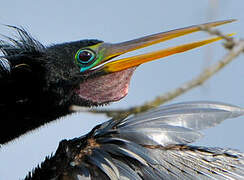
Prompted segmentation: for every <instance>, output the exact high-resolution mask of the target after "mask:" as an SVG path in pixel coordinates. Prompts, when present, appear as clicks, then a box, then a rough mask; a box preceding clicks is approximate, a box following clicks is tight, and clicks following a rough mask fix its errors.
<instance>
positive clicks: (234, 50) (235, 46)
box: [74, 27, 244, 119]
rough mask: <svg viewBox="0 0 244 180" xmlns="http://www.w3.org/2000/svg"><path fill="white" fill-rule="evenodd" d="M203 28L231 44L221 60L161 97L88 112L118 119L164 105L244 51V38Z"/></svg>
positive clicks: (210, 75)
mask: <svg viewBox="0 0 244 180" xmlns="http://www.w3.org/2000/svg"><path fill="white" fill-rule="evenodd" d="M201 28H202V30H203V31H207V32H208V33H210V34H214V35H218V36H221V37H222V38H223V39H225V40H226V42H227V43H228V44H229V46H226V48H228V49H231V50H230V51H229V52H228V53H227V54H226V55H225V56H224V57H223V58H222V59H221V60H220V61H218V62H217V63H215V64H213V65H211V66H209V67H207V68H205V69H204V70H203V71H202V72H201V73H200V74H199V75H198V76H197V77H196V78H194V79H192V80H190V81H188V82H186V83H184V84H182V85H181V86H179V87H178V88H176V89H173V90H171V91H169V92H167V93H165V94H163V95H161V96H159V97H156V98H155V99H154V100H152V101H150V102H147V103H145V104H143V105H141V106H135V107H131V108H128V109H123V110H121V109H118V110H110V109H103V110H99V109H98V110H97V109H93V110H88V112H91V113H101V114H106V115H107V116H108V117H112V118H114V119H118V118H121V117H126V116H128V115H131V114H137V113H141V112H144V111H148V110H150V109H152V108H154V107H157V106H159V105H162V104H164V103H166V102H168V101H170V100H172V99H174V98H176V97H178V96H180V95H182V94H184V93H185V92H187V91H189V90H191V89H193V88H195V87H197V86H200V85H202V84H203V83H204V82H205V81H207V80H208V79H209V78H210V77H212V76H213V75H214V74H216V73H217V72H219V71H220V70H221V69H223V68H224V67H225V66H226V65H227V64H229V63H230V62H231V61H232V60H234V59H235V58H236V57H237V56H238V55H240V54H241V53H242V52H244V40H239V41H234V39H233V38H230V37H228V36H225V35H223V34H222V33H221V32H219V31H216V30H212V29H208V28H206V27H201ZM74 109H76V110H81V111H84V109H79V108H77V107H74Z"/></svg>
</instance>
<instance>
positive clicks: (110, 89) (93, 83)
mask: <svg viewBox="0 0 244 180" xmlns="http://www.w3.org/2000/svg"><path fill="white" fill-rule="evenodd" d="M135 69H136V67H133V68H130V69H126V70H123V71H119V72H115V73H111V74H107V75H104V76H101V77H97V78H94V79H88V80H87V81H85V82H84V83H82V84H80V88H78V89H77V90H76V93H77V94H78V95H79V96H80V97H81V98H82V99H85V100H89V101H92V102H94V103H98V104H102V103H108V102H112V101H118V100H120V99H121V98H123V97H125V96H126V95H127V93H128V89H129V84H130V79H131V76H132V74H133V72H134V71H135Z"/></svg>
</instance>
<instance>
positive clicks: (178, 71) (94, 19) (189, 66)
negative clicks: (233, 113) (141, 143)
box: [0, 0, 244, 179]
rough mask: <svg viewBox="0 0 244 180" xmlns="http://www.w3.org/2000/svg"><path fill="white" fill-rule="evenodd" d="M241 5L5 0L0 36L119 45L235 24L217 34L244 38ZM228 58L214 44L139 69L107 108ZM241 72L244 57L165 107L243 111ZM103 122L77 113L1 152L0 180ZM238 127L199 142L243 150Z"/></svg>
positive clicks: (231, 124) (232, 124)
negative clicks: (16, 33) (198, 103)
mask: <svg viewBox="0 0 244 180" xmlns="http://www.w3.org/2000/svg"><path fill="white" fill-rule="evenodd" d="M234 2H235V3H234ZM243 6H244V1H242V0H239V1H238V0H236V1H227V0H222V1H218V0H205V1H203V0H202V1H196V0H186V1H179V0H171V1H162V0H151V1H142V0H133V1H131V0H123V1H114V0H103V1H75V0H70V1H60V0H53V1H49V0H42V1H32V0H22V1H18V0H10V1H3V2H1V6H0V23H1V24H2V25H0V33H1V34H4V35H8V36H12V35H13V32H11V30H10V29H8V28H7V27H6V26H4V25H3V24H10V25H17V26H23V27H24V28H25V29H27V30H28V31H29V32H30V33H31V34H32V35H33V37H35V38H36V39H38V40H40V41H41V42H42V43H43V44H44V45H50V44H55V43H61V42H66V41H74V40H80V39H86V38H97V39H101V40H104V41H106V42H120V41H125V40H130V39H134V38H136V37H141V36H144V35H149V34H152V33H157V32H161V31H167V30H171V29H175V28H181V27H185V26H189V25H194V24H200V23H205V22H209V21H216V20H225V19H232V18H234V19H238V21H237V22H234V23H232V24H228V25H224V26H223V27H221V28H220V29H221V30H222V31H223V32H226V33H230V32H237V35H236V36H235V37H236V38H242V37H244V31H243V29H244V13H243ZM207 36H209V35H208V34H206V33H205V32H199V33H195V34H193V35H188V36H186V37H182V38H179V39H177V40H172V41H169V42H166V43H162V44H160V45H155V46H153V47H150V48H147V49H145V50H143V51H147V52H148V51H152V50H156V49H159V48H165V47H168V46H173V45H177V44H180V43H183V42H190V41H192V40H197V39H199V38H200V39H201V38H203V37H207ZM138 52H139V53H140V52H142V51H137V53H138ZM135 53H136V52H133V53H131V54H130V55H132V54H133V55H134V54H135ZM226 53H227V50H225V49H224V48H223V47H222V43H221V42H217V43H214V44H212V45H209V46H207V47H201V48H199V49H196V50H192V51H189V52H186V53H183V54H179V55H174V56H171V57H168V58H166V59H162V60H158V61H155V62H151V63H147V64H144V65H142V66H140V67H139V68H138V69H137V71H136V72H135V73H134V76H133V79H132V81H131V86H130V91H129V94H128V96H127V97H125V98H124V99H123V100H122V101H119V102H117V103H113V104H111V106H109V107H110V108H128V107H131V106H135V105H140V104H142V103H144V102H146V101H149V100H151V99H153V98H154V97H156V96H158V95H160V94H162V93H163V92H167V91H169V90H171V89H174V88H176V87H178V86H179V85H180V84H182V83H184V82H186V81H188V80H190V79H192V78H193V77H195V76H197V75H198V74H199V73H200V72H201V71H202V70H203V69H204V68H205V67H207V66H208V65H210V64H212V63H214V62H216V61H217V60H220V59H221V58H222V57H223V56H224V55H225V54H226ZM243 67H244V56H243V55H241V56H240V57H238V58H236V59H235V60H234V61H233V62H232V63H231V64H229V65H228V66H227V67H226V68H225V69H223V70H222V71H221V72H219V73H218V74H217V75H215V76H214V77H212V78H211V80H209V81H207V83H205V84H204V85H203V86H201V87H198V88H196V89H194V90H192V91H189V92H187V93H186V94H184V95H182V96H180V97H178V98H176V99H174V100H173V101H171V102H169V103H175V102H182V101H194V100H211V101H221V102H226V103H231V104H234V105H239V106H242V107H244V71H243ZM107 119H108V118H107V117H105V116H104V115H94V114H89V113H77V114H74V115H73V116H70V117H66V118H62V119H60V120H58V121H56V122H54V123H51V124H48V125H46V126H45V127H42V128H40V129H38V130H36V131H33V132H31V133H29V134H27V135H24V136H22V137H21V138H19V139H17V140H15V141H13V142H11V143H9V144H7V145H5V146H3V147H1V148H0V179H22V178H24V177H25V175H26V174H27V173H28V172H29V171H31V170H32V168H33V167H35V166H36V165H37V164H38V163H40V162H41V161H42V160H44V158H45V156H46V155H50V154H51V153H52V152H55V150H56V148H57V146H58V142H59V141H60V140H62V139H70V138H73V137H78V136H81V135H83V134H85V133H87V132H88V131H89V130H90V129H91V128H92V127H93V126H95V125H96V124H98V123H101V122H103V121H105V120H107ZM243 127H244V117H241V118H238V119H231V120H227V121H225V122H224V123H222V124H221V125H219V126H217V127H216V128H211V129H208V130H205V131H204V132H203V133H204V134H205V137H204V138H203V139H201V140H199V141H198V142H197V143H196V144H197V145H202V146H214V147H216V146H218V147H230V148H234V149H239V150H241V151H242V152H244V143H243V139H244V131H243Z"/></svg>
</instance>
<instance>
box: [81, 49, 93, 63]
mask: <svg viewBox="0 0 244 180" xmlns="http://www.w3.org/2000/svg"><path fill="white" fill-rule="evenodd" d="M91 58H92V54H91V53H90V52H89V51H82V52H81V53H80V54H79V59H80V61H82V62H88V61H89V60H90V59H91Z"/></svg>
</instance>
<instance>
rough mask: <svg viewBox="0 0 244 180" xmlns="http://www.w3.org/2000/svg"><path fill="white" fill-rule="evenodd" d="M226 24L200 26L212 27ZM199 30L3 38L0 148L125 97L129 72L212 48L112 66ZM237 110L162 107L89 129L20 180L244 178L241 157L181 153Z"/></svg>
mask: <svg viewBox="0 0 244 180" xmlns="http://www.w3.org/2000/svg"><path fill="white" fill-rule="evenodd" d="M232 21H233V20H227V21H218V22H213V23H207V24H203V26H205V27H215V26H218V25H222V24H226V23H230V22H232ZM200 26H201V25H197V26H191V27H186V28H182V29H177V30H172V31H168V32H163V33H158V34H154V35H150V36H145V37H142V38H138V39H135V40H131V41H126V42H122V43H116V44H111V43H104V42H103V41H99V40H81V41H75V42H69V43H63V44H57V45H52V46H49V47H45V46H43V45H42V44H41V43H40V42H38V41H37V40H35V39H33V38H32V37H31V36H30V35H29V34H28V33H27V32H26V31H25V30H24V29H23V28H18V27H14V26H10V27H12V28H14V29H15V30H16V31H17V33H18V35H19V37H18V38H17V39H14V38H10V37H6V38H7V39H8V40H9V41H8V42H6V41H1V45H0V49H1V51H2V52H3V54H4V55H3V56H1V59H0V84H1V88H0V113H1V120H2V121H3V122H4V123H2V125H1V126H0V128H1V129H0V132H1V135H0V138H1V139H0V144H3V143H6V142H8V141H10V140H12V139H14V138H16V137H18V136H20V135H21V134H24V133H26V132H27V131H30V130H33V129H35V128H37V127H39V126H41V125H43V124H45V123H48V122H50V121H52V120H55V119H57V118H58V117H61V116H64V115H66V114H68V113H70V106H72V105H79V106H89V107H90V106H98V105H103V104H107V103H109V102H112V101H118V100H120V99H121V98H123V97H124V96H125V95H126V94H127V92H128V85H129V82H130V78H131V76H132V74H133V72H134V70H135V69H136V67H137V66H139V65H140V64H143V63H145V62H148V61H152V60H155V59H159V58H162V57H165V56H169V55H172V54H176V53H180V52H184V51H187V50H190V49H193V48H196V47H199V46H202V45H205V44H208V43H211V42H214V41H217V40H220V39H221V38H220V37H213V38H209V39H207V40H202V41H197V42H193V43H188V44H183V45H179V46H176V47H171V48H167V49H163V50H159V51H155V52H151V53H147V54H142V55H137V56H133V57H128V58H123V59H116V60H113V59H114V58H115V57H118V56H119V55H122V54H124V53H127V52H130V51H133V50H136V49H139V48H143V47H146V46H150V45H153V44H156V43H160V42H163V41H166V40H169V39H173V38H176V37H179V36H183V35H186V34H189V33H193V32H196V31H199V30H201V27H200ZM240 115H243V109H241V108H238V107H235V106H231V105H225V104H221V103H210V102H195V103H183V104H178V105H172V106H166V107H162V108H159V109H157V110H154V111H152V112H148V113H145V114H141V115H138V116H134V117H131V118H127V119H120V120H118V121H114V120H110V121H108V122H106V123H103V124H101V125H98V126H96V127H95V128H94V129H93V130H92V131H91V132H90V133H89V134H88V135H86V136H83V137H80V138H75V139H73V140H69V141H67V140H64V141H62V142H61V143H60V145H59V148H58V150H57V152H56V153H55V155H54V156H52V157H48V158H47V159H46V160H45V161H44V162H43V163H42V165H41V167H37V168H36V169H35V171H34V173H33V174H32V175H29V176H28V177H26V179H90V178H91V179H109V178H110V179H174V178H176V179H177V178H183V179H184V178H186V179H195V178H194V177H196V178H198V177H199V178H211V177H213V178H217V179H221V178H231V177H233V178H236V177H237V178H244V174H243V164H244V163H243V154H241V153H238V152H236V151H232V150H224V149H215V148H203V147H194V146H188V145H187V144H188V143H191V142H193V141H195V140H196V139H197V138H199V137H200V134H199V132H197V130H201V129H204V128H207V127H211V126H214V125H215V124H217V123H220V122H221V121H222V120H224V119H226V118H231V117H236V116H240Z"/></svg>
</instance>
